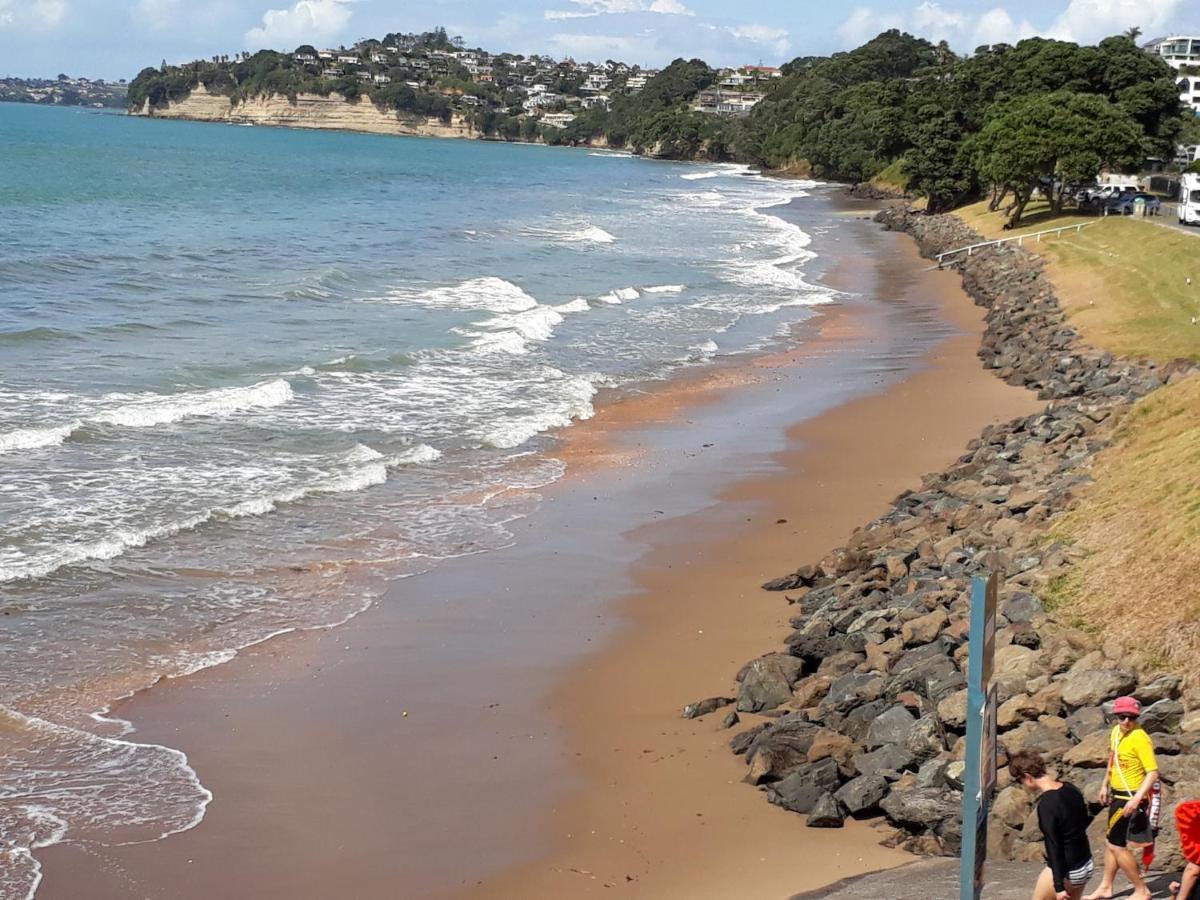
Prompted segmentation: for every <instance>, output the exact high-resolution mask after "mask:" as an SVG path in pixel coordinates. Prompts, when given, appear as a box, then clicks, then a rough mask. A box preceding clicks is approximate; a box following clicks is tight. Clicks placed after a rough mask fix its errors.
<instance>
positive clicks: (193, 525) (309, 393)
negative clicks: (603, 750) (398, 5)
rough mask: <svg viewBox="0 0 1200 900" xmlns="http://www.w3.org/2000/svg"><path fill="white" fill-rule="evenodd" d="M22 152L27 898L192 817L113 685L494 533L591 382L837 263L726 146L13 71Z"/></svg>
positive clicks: (336, 615) (7, 866)
mask: <svg viewBox="0 0 1200 900" xmlns="http://www.w3.org/2000/svg"><path fill="white" fill-rule="evenodd" d="M0 161H2V165H0V608H2V609H3V612H4V615H3V616H0V684H3V686H4V691H3V696H2V697H0V704H2V706H0V757H3V759H2V760H0V764H3V765H4V766H5V771H6V773H8V774H9V777H6V778H5V780H4V782H3V783H2V784H0V835H3V841H4V842H5V843H4V844H3V845H0V896H4V897H8V896H15V897H21V896H25V895H26V894H29V893H31V892H32V891H33V889H34V888H35V886H36V882H37V878H38V873H37V866H36V863H35V862H34V861H33V859H32V857H31V856H30V855H29V852H28V851H29V848H31V847H36V846H39V845H44V844H46V843H51V842H55V841H58V840H61V839H64V837H65V838H66V839H76V840H86V839H96V840H103V841H114V840H150V839H154V838H156V837H158V836H160V835H163V834H167V833H170V832H172V831H176V830H179V829H181V828H185V827H188V826H189V825H190V824H193V823H194V822H195V821H197V820H198V818H199V817H200V816H202V814H203V808H204V805H205V803H206V802H207V800H208V793H207V791H206V790H205V789H204V787H203V786H202V785H201V784H200V783H199V781H198V779H197V778H196V776H195V773H193V772H192V770H191V769H190V768H189V767H188V765H187V762H186V759H185V758H184V757H183V755H182V754H181V753H179V752H178V751H176V750H173V749H172V748H168V747H158V746H153V745H145V744H140V743H136V742H134V741H132V740H127V739H125V738H124V737H123V736H124V735H127V734H128V732H129V730H130V726H129V725H128V724H127V723H124V722H122V721H121V720H119V719H114V718H110V717H108V716H106V714H105V713H106V711H107V709H108V707H109V705H110V704H111V703H112V702H113V701H114V700H116V699H118V698H121V697H123V696H127V695H128V694H129V693H131V692H133V691H136V690H138V689H141V688H144V687H146V686H148V685H150V684H153V683H154V681H155V680H157V679H159V678H162V677H170V676H179V675H184V674H186V673H188V672H192V671H195V670H196V669H198V668H202V667H204V666H209V665H213V664H218V663H220V662H221V661H223V660H226V659H228V658H230V656H231V655H232V654H234V653H235V652H236V651H237V649H238V648H240V647H244V646H247V645H248V644H251V643H254V642H256V641H261V640H263V639H265V638H266V637H269V636H271V635H273V634H278V633H280V632H283V631H287V630H291V629H296V628H314V627H328V626H331V625H335V624H337V623H339V622H342V621H344V620H345V619H346V618H348V617H350V616H352V615H354V614H355V613H357V612H359V611H361V610H362V609H364V608H365V607H366V606H367V605H369V604H370V603H372V602H374V601H375V600H376V599H377V598H378V597H379V596H380V593H381V590H382V585H383V584H384V583H386V582H387V581H389V580H394V579H395V578H398V577H403V576H406V575H412V574H416V573H419V572H421V571H423V570H425V569H427V568H428V567H429V566H431V565H435V564H437V563H438V561H440V560H444V559H447V558H451V557H454V556H459V555H462V554H465V553H474V552H481V551H486V550H488V549H489V548H494V547H499V546H503V545H505V544H507V543H508V542H510V541H511V540H512V535H511V533H510V531H509V530H508V529H507V528H506V527H505V525H506V523H511V522H512V521H513V520H514V519H516V518H519V517H521V516H524V515H527V514H528V513H529V512H530V511H531V510H533V509H534V508H535V507H536V505H537V502H538V496H537V489H538V488H539V487H542V486H544V485H546V484H548V483H550V482H552V481H553V480H555V479H556V478H558V477H559V476H560V475H561V474H562V471H563V467H562V464H561V463H560V462H558V461H557V460H556V459H555V458H554V456H553V443H552V436H551V435H549V434H548V432H549V431H550V430H551V429H554V428H555V427H557V426H564V425H568V424H570V423H571V422H572V421H575V420H577V419H581V418H586V417H587V416H589V415H590V414H591V412H592V402H593V397H594V395H595V393H596V391H597V389H598V388H600V387H604V386H611V387H618V388H619V387H621V386H624V385H630V384H635V383H641V382H644V381H646V380H648V379H658V378H665V377H669V376H670V375H671V374H672V373H673V372H676V371H678V370H680V369H681V368H684V367H686V366H692V365H697V364H703V363H706V362H708V361H710V360H712V359H714V358H719V357H720V356H723V355H728V354H734V353H743V352H746V351H748V350H753V349H757V348H762V347H765V346H768V345H769V344H771V343H772V342H773V341H774V340H777V339H778V337H779V335H781V334H782V333H783V332H784V330H786V328H787V326H788V325H789V324H791V323H794V322H796V321H798V320H800V319H802V318H804V317H805V316H807V315H809V314H810V313H809V312H808V311H807V308H808V307H811V306H812V305H814V304H818V303H821V302H824V301H826V300H828V299H829V297H830V295H829V292H828V291H826V290H825V289H823V288H819V287H816V286H812V285H809V284H808V283H807V282H806V281H805V280H804V275H803V268H804V265H805V264H806V263H807V262H809V261H810V260H811V259H812V257H813V254H812V253H811V252H810V251H809V250H808V249H807V245H808V243H809V238H808V235H806V234H805V232H804V231H803V230H802V229H801V227H799V226H798V225H796V224H794V222H790V221H785V220H783V219H782V218H779V217H778V216H776V215H774V214H772V212H771V207H778V206H781V205H783V204H787V203H789V202H790V201H792V200H794V199H795V198H797V197H802V196H803V195H804V192H805V190H806V188H811V185H808V184H804V183H799V182H793V183H786V184H784V183H781V182H776V181H771V180H768V179H764V178H761V177H759V176H757V175H754V174H752V173H749V172H747V171H745V170H743V169H741V168H739V167H735V166H715V165H710V166H691V165H677V164H669V163H662V162H653V161H647V160H642V159H636V158H631V157H628V156H623V155H619V154H610V153H590V152H587V151H579V150H565V149H549V148H542V147H532V146H515V145H502V144H485V143H480V142H470V141H457V142H456V141H440V140H421V139H400V138H391V137H378V136H369V135H352V134H339V133H313V132H295V131H283V130H268V129H258V128H243V127H232V126H218V125H208V124H197V123H186V122H167V121H145V120H135V119H128V118H125V117H123V116H117V115H109V114H99V113H93V112H89V111H84V110H77V109H45V108H36V107H29V106H20V105H4V104H0ZM791 218H793V219H795V218H796V217H795V216H792V217H791Z"/></svg>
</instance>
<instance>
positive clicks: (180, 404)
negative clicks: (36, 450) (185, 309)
mask: <svg viewBox="0 0 1200 900" xmlns="http://www.w3.org/2000/svg"><path fill="white" fill-rule="evenodd" d="M293 396H294V395H293V394H292V386H291V385H290V384H288V383H287V382H286V381H285V380H283V379H282V378H277V379H275V380H273V381H264V382H262V383H261V384H255V385H251V386H250V387H239V388H217V389H215V390H208V391H194V392H191V393H186V394H175V395H169V394H109V395H108V396H106V397H105V398H104V402H105V403H119V404H120V405H119V406H117V407H115V408H113V409H108V410H102V411H101V412H99V413H97V414H96V415H94V416H93V417H92V419H93V421H96V422H102V423H104V424H107V425H120V426H123V427H126V428H149V427H151V426H154V425H166V424H169V423H172V422H179V421H182V420H183V419H191V418H198V417H201V416H210V417H211V416H228V415H231V414H233V413H237V412H242V411H244V410H249V409H268V408H270V407H274V406H282V405H283V404H285V403H287V402H288V401H289V400H291V399H292V397H293Z"/></svg>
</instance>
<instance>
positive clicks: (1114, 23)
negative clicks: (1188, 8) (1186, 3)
mask: <svg viewBox="0 0 1200 900" xmlns="http://www.w3.org/2000/svg"><path fill="white" fill-rule="evenodd" d="M1182 6H1183V4H1182V3H1181V2H1180V0H1071V2H1070V3H1069V4H1068V5H1067V8H1066V9H1065V10H1063V12H1062V14H1061V15H1060V16H1059V17H1058V18H1057V19H1055V20H1054V24H1053V25H1051V26H1050V29H1049V31H1048V35H1049V36H1050V37H1056V38H1060V39H1061V40H1065V41H1077V42H1081V43H1092V42H1094V41H1097V40H1100V39H1101V38H1105V37H1108V36H1109V35H1113V34H1120V33H1121V32H1122V31H1124V30H1125V29H1127V28H1131V27H1133V26H1135V25H1136V26H1137V27H1138V28H1141V29H1142V32H1143V33H1144V34H1146V35H1147V37H1149V36H1152V35H1153V34H1155V33H1161V32H1162V31H1166V30H1169V27H1170V24H1171V22H1172V21H1174V20H1175V17H1176V13H1177V12H1179V11H1181V9H1182Z"/></svg>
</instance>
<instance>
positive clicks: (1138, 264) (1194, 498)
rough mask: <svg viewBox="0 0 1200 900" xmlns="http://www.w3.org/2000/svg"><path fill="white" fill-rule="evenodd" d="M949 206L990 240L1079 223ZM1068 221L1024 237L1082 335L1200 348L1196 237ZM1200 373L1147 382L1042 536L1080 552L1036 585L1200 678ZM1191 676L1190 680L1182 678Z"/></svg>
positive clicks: (1162, 350) (1040, 213)
mask: <svg viewBox="0 0 1200 900" xmlns="http://www.w3.org/2000/svg"><path fill="white" fill-rule="evenodd" d="M957 215H959V216H961V218H962V219H963V220H964V221H966V222H967V224H969V225H970V226H971V227H972V228H974V229H975V230H976V231H978V232H980V233H981V234H983V235H984V236H985V237H989V238H998V237H1008V236H1012V235H1015V234H1017V235H1019V234H1022V233H1025V234H1028V233H1030V232H1034V231H1039V230H1042V229H1046V228H1054V227H1057V226H1058V225H1066V224H1073V223H1075V222H1077V221H1080V219H1081V216H1080V215H1079V214H1072V213H1068V214H1065V215H1062V216H1052V215H1051V213H1050V210H1049V208H1048V205H1047V204H1045V203H1044V202H1042V203H1041V204H1030V212H1029V217H1028V219H1027V220H1026V223H1025V225H1024V226H1023V227H1022V228H1021V229H1018V230H1016V231H1007V232H1006V231H1003V228H1002V226H1003V224H1004V221H1005V217H1004V216H1003V215H1002V214H1000V213H989V212H988V211H987V206H986V204H983V203H977V204H973V205H972V206H968V207H964V208H963V209H961V210H958V211H957ZM1089 219H1090V220H1091V221H1092V222H1093V223H1094V224H1092V225H1090V226H1088V227H1087V228H1084V229H1083V230H1081V231H1079V232H1065V233H1063V234H1062V235H1058V236H1054V237H1046V238H1044V239H1043V240H1042V241H1040V242H1036V241H1025V242H1024V244H1023V246H1024V247H1025V249H1027V250H1029V251H1031V252H1033V253H1037V254H1040V255H1041V256H1042V257H1043V258H1044V259H1045V260H1046V273H1047V275H1048V276H1049V277H1050V279H1051V281H1053V283H1054V288H1055V292H1056V293H1057V295H1058V298H1059V301H1060V302H1061V303H1062V306H1063V309H1064V310H1065V311H1066V313H1067V316H1068V318H1069V320H1070V321H1071V324H1073V325H1074V326H1075V327H1076V328H1077V329H1079V332H1080V334H1081V335H1082V338H1083V340H1084V342H1085V343H1087V344H1090V345H1091V346H1093V347H1100V348H1103V349H1106V350H1109V351H1111V352H1113V353H1115V354H1117V355H1119V356H1127V357H1134V358H1139V359H1141V358H1146V359H1153V360H1156V361H1158V362H1167V361H1169V360H1172V359H1175V358H1177V357H1187V358H1190V359H1194V360H1200V324H1193V321H1196V322H1200V236H1197V235H1190V234H1186V233H1184V232H1181V231H1177V230H1175V229H1171V228H1163V227H1160V226H1159V225H1156V224H1155V223H1154V222H1152V221H1145V220H1138V219H1132V218H1118V217H1111V218H1101V219H1096V218H1095V217H1089ZM1197 435H1200V376H1193V377H1191V378H1188V379H1185V380H1184V381H1181V382H1179V383H1178V384H1174V385H1171V386H1169V387H1164V388H1162V389H1161V390H1158V391H1154V392H1153V393H1151V394H1149V395H1148V396H1146V397H1144V398H1143V399H1142V400H1140V401H1139V402H1138V403H1137V404H1136V405H1135V406H1134V407H1133V409H1132V410H1131V411H1130V412H1129V413H1128V414H1127V415H1126V416H1125V419H1124V421H1123V422H1122V423H1121V424H1120V426H1119V428H1118V430H1117V433H1116V436H1115V440H1114V442H1113V445H1112V446H1111V447H1109V448H1108V449H1106V450H1104V451H1103V452H1102V453H1101V454H1100V456H1099V457H1098V458H1097V460H1096V463H1095V465H1094V466H1093V467H1092V470H1091V474H1092V476H1093V477H1094V479H1095V483H1094V484H1093V485H1092V486H1091V487H1090V488H1089V489H1088V490H1087V491H1086V493H1084V494H1083V495H1082V497H1081V501H1080V503H1079V504H1078V505H1077V506H1076V507H1075V508H1074V509H1073V510H1072V511H1071V512H1069V513H1068V514H1067V515H1066V516H1065V517H1064V518H1062V519H1060V520H1059V521H1058V522H1057V523H1055V525H1054V527H1053V529H1052V532H1051V535H1050V538H1051V539H1052V540H1053V539H1059V540H1065V541H1069V542H1071V543H1073V544H1074V545H1075V546H1077V547H1080V548H1082V549H1084V550H1085V551H1086V556H1085V557H1084V558H1083V559H1082V560H1080V562H1079V563H1078V564H1077V565H1076V567H1075V568H1074V569H1073V570H1072V571H1071V572H1070V574H1069V575H1067V576H1066V577H1064V578H1062V579H1061V580H1059V581H1057V582H1056V583H1055V584H1053V585H1052V586H1051V589H1050V590H1049V591H1047V596H1046V600H1047V601H1048V602H1049V603H1050V605H1051V606H1052V608H1053V610H1054V613H1055V615H1057V616H1059V617H1060V618H1061V619H1062V620H1064V621H1066V622H1068V623H1076V624H1080V623H1090V625H1091V626H1092V628H1094V629H1095V630H1096V631H1097V632H1098V633H1099V634H1100V635H1101V636H1102V637H1103V638H1104V639H1105V640H1106V641H1113V642H1115V644H1116V645H1118V646H1119V647H1120V649H1121V650H1122V651H1123V652H1124V653H1126V654H1128V655H1129V656H1131V657H1135V658H1137V659H1139V660H1140V661H1141V662H1142V663H1143V664H1145V665H1149V666H1155V667H1163V668H1167V669H1169V670H1171V671H1173V672H1176V673H1179V674H1182V675H1184V676H1185V678H1187V679H1189V680H1191V679H1195V678H1200V657H1198V656H1197V654H1196V647H1197V646H1198V645H1200V593H1197V590H1196V584H1197V582H1196V575H1195V549H1196V547H1197V546H1200V438H1198V437H1197ZM1192 683H1195V682H1194V681H1193V682H1192Z"/></svg>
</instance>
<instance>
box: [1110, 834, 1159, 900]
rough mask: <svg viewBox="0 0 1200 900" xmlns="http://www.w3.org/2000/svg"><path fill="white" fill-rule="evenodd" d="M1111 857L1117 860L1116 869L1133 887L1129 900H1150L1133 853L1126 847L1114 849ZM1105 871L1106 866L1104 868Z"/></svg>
mask: <svg viewBox="0 0 1200 900" xmlns="http://www.w3.org/2000/svg"><path fill="white" fill-rule="evenodd" d="M1113 856H1115V857H1116V860H1117V868H1118V869H1120V871H1121V874H1122V875H1124V876H1125V877H1126V878H1128V879H1129V883H1130V884H1132V885H1133V893H1132V894H1130V895H1129V900H1150V891H1149V889H1148V888H1147V887H1146V882H1145V881H1143V880H1142V873H1141V871H1139V869H1138V864H1137V860H1136V859H1135V858H1134V855H1133V851H1132V850H1130V849H1129V848H1128V847H1118V848H1114V850H1113ZM1105 868H1106V871H1107V866H1106V867H1105Z"/></svg>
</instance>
